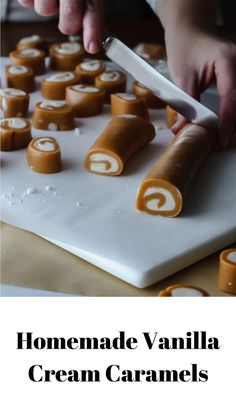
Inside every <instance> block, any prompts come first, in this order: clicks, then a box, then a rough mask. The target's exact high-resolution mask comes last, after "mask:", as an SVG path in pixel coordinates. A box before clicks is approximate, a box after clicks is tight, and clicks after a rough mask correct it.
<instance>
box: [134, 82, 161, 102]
mask: <svg viewBox="0 0 236 419" xmlns="http://www.w3.org/2000/svg"><path fill="white" fill-rule="evenodd" d="M133 92H134V94H135V95H136V96H139V97H141V98H142V99H144V100H146V103H147V107H148V108H150V109H162V108H165V106H166V105H165V103H164V102H163V101H162V100H161V99H159V98H158V97H157V96H155V95H154V94H153V93H152V92H151V90H149V89H147V87H145V86H143V85H142V84H141V83H139V82H138V81H135V82H134V84H133Z"/></svg>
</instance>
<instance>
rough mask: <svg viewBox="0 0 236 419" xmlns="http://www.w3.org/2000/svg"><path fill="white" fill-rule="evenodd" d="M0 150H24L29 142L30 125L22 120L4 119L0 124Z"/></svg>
mask: <svg viewBox="0 0 236 419" xmlns="http://www.w3.org/2000/svg"><path fill="white" fill-rule="evenodd" d="M0 133H1V135H0V138H1V142H0V145H1V147H0V149H1V151H13V150H18V149H20V148H25V147H27V145H28V144H29V142H30V141H31V138H32V137H31V123H30V121H28V120H27V119H23V118H5V119H2V120H1V122H0Z"/></svg>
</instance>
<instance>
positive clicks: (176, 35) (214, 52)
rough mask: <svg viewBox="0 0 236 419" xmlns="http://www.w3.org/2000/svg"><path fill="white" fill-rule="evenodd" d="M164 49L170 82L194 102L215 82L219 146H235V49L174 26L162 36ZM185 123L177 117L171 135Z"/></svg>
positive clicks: (198, 32) (229, 43) (204, 34)
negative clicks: (218, 118)
mask: <svg viewBox="0 0 236 419" xmlns="http://www.w3.org/2000/svg"><path fill="white" fill-rule="evenodd" d="M166 48H167V56H168V66H169V70H170V74H171V78H172V80H173V82H174V83H175V84H177V85H178V86H179V87H180V88H182V89H183V90H185V91H186V92H187V93H188V94H190V95H191V96H193V97H194V98H195V99H197V100H199V99H200V94H201V93H202V92H203V91H204V90H205V89H206V88H207V87H208V86H209V85H210V84H211V83H212V81H216V86H217V91H218V95H219V99H220V106H219V117H220V123H219V142H220V144H221V145H222V146H224V147H227V146H228V145H236V45H235V44H233V43H231V42H229V41H226V40H224V39H222V38H220V37H218V36H216V35H214V34H212V33H206V32H203V31H198V30H196V29H193V28H186V27H183V26H181V27H179V26H178V27H177V28H176V30H170V31H169V32H168V33H167V32H166ZM185 123H186V119H185V118H183V117H182V116H179V117H178V120H177V122H176V124H175V125H174V126H173V127H172V130H173V132H174V133H175V134H176V133H177V132H178V131H179V130H180V129H181V128H182V127H183V126H184V125H185Z"/></svg>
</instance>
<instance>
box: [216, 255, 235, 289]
mask: <svg viewBox="0 0 236 419" xmlns="http://www.w3.org/2000/svg"><path fill="white" fill-rule="evenodd" d="M218 288H219V289H220V290H221V291H224V292H228V293H230V294H234V295H236V249H227V250H224V251H223V252H222V253H221V254H220V271H219V280H218Z"/></svg>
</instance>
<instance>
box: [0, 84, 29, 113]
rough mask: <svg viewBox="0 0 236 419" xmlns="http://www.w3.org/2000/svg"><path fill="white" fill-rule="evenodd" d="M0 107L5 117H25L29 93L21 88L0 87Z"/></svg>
mask: <svg viewBox="0 0 236 419" xmlns="http://www.w3.org/2000/svg"><path fill="white" fill-rule="evenodd" d="M0 107H1V109H2V111H3V114H4V117H5V118H12V117H14V116H16V117H26V116H27V115H28V108H29V95H28V94H27V93H25V92H23V90H18V89H12V88H6V89H0Z"/></svg>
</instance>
